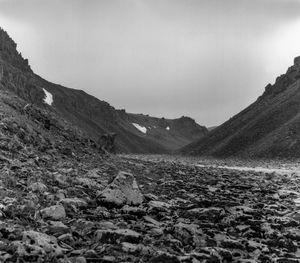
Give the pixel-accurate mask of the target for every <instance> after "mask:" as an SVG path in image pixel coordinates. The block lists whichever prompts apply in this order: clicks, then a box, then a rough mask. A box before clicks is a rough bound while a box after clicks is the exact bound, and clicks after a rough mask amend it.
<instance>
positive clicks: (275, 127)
mask: <svg viewBox="0 0 300 263" xmlns="http://www.w3.org/2000/svg"><path fill="white" fill-rule="evenodd" d="M299 130H300V57H296V58H295V59H294V65H293V66H291V67H290V68H289V69H288V70H287V72H286V73H285V74H283V75H281V76H279V77H277V79H276V81H275V83H274V84H273V85H271V84H268V85H267V86H266V87H265V91H264V93H263V94H262V95H261V96H260V97H259V98H258V99H257V100H256V101H255V102H253V103H252V104H251V105H249V106H248V107H247V108H245V109H244V110H242V111H241V112H240V113H238V114H236V115H235V116H233V117H232V118H230V119H229V120H228V121H226V122H225V123H223V124H222V125H220V126H219V127H217V128H216V129H214V130H212V131H211V132H209V133H208V134H207V135H206V136H204V137H203V138H200V139H199V140H197V141H195V142H193V143H191V144H189V145H187V146H185V147H183V148H182V149H181V150H180V152H181V153H184V154H192V155H209V156H215V157H231V156H240V157H241V156H242V157H255V158H256V157H258V158H274V157H280V158H285V157H286V158H298V157H300V133H299V132H298V131H299Z"/></svg>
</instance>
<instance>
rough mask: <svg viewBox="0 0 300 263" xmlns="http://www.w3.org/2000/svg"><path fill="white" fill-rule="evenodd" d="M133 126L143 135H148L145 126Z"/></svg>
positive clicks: (134, 124) (135, 124)
mask: <svg viewBox="0 0 300 263" xmlns="http://www.w3.org/2000/svg"><path fill="white" fill-rule="evenodd" d="M132 125H133V126H134V127H135V128H137V129H138V130H139V131H140V132H142V133H145V134H146V133H147V128H146V127H144V126H141V125H139V124H137V123H132Z"/></svg>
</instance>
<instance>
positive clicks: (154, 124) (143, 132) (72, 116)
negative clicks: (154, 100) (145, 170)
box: [0, 29, 208, 153]
mask: <svg viewBox="0 0 300 263" xmlns="http://www.w3.org/2000/svg"><path fill="white" fill-rule="evenodd" d="M16 48H17V45H16V43H15V42H14V41H13V40H12V39H11V38H10V37H9V35H8V34H7V33H6V32H5V31H4V30H2V29H0V82H1V88H2V89H5V90H7V91H11V92H13V93H14V94H16V95H18V96H19V97H20V98H21V99H23V100H24V101H26V102H27V103H30V104H33V105H35V106H37V107H39V108H42V109H47V111H49V112H52V113H53V114H54V113H55V114H56V115H58V116H60V117H61V118H62V119H64V120H66V121H68V122H69V123H71V124H72V125H74V126H75V127H78V128H79V129H80V130H81V131H83V132H84V133H86V134H87V135H88V136H89V137H90V138H91V139H92V140H94V141H96V142H97V140H98V139H99V137H100V136H101V135H103V134H105V133H117V137H116V147H117V151H118V152H125V153H128V152H131V153H168V152H171V151H174V150H176V149H179V148H180V147H183V146H184V145H186V144H188V143H190V142H192V141H194V140H196V139H199V138H200V137H202V136H203V135H205V134H206V133H207V132H208V131H207V129H206V128H205V127H203V126H200V125H198V124H197V123H196V122H195V121H194V120H193V119H191V118H188V117H181V118H179V119H174V120H171V119H164V118H161V119H159V118H154V117H149V116H148V115H138V114H129V113H126V111H125V110H116V109H115V108H114V107H112V106H111V105H109V104H108V103H107V102H105V101H101V100H99V99H97V98H95V97H93V96H91V95H89V94H87V93H85V92H84V91H81V90H75V89H70V88H66V87H63V86H61V85H57V84H53V83H51V82H49V81H46V80H45V79H43V78H41V77H40V76H38V75H36V74H35V73H34V72H33V71H32V69H31V67H30V65H29V63H28V60H27V59H24V58H23V57H22V55H21V54H20V53H19V52H18V51H17V49H16Z"/></svg>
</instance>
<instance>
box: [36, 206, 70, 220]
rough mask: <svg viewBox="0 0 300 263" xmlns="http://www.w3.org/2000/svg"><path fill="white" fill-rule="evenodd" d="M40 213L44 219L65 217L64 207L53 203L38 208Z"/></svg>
mask: <svg viewBox="0 0 300 263" xmlns="http://www.w3.org/2000/svg"><path fill="white" fill-rule="evenodd" d="M40 214H41V216H42V218H44V219H50V220H56V221H59V220H62V219H64V218H65V217H66V211H65V208H64V207H63V206H62V205H53V206H50V207H46V208H44V209H42V210H40Z"/></svg>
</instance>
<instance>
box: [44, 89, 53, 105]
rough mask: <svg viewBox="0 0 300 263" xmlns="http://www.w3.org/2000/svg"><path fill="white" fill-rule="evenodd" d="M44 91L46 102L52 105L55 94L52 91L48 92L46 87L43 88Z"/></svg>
mask: <svg viewBox="0 0 300 263" xmlns="http://www.w3.org/2000/svg"><path fill="white" fill-rule="evenodd" d="M43 91H44V93H45V98H44V102H45V103H47V104H48V105H50V106H51V105H52V103H53V96H52V94H51V93H50V92H48V91H47V90H45V89H44V88H43Z"/></svg>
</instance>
